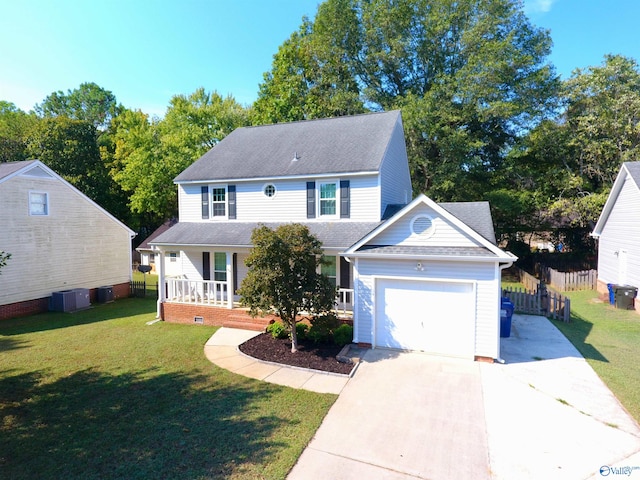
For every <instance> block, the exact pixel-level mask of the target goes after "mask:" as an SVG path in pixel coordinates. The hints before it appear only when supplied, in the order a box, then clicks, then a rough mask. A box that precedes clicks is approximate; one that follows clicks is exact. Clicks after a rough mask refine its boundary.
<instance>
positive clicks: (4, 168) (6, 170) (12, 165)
mask: <svg viewBox="0 0 640 480" xmlns="http://www.w3.org/2000/svg"><path fill="white" fill-rule="evenodd" d="M33 162H35V160H24V161H22V162H7V163H0V179H1V178H5V177H8V176H9V175H11V174H12V173H14V172H17V171H18V170H20V169H21V168H23V167H26V166H27V165H29V164H30V163H33Z"/></svg>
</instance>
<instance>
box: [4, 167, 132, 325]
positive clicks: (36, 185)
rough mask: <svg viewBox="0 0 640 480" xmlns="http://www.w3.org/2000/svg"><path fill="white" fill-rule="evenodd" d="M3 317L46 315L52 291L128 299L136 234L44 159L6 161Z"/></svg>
mask: <svg viewBox="0 0 640 480" xmlns="http://www.w3.org/2000/svg"><path fill="white" fill-rule="evenodd" d="M0 225H2V228H0V250H3V251H5V252H8V253H10V254H11V259H10V260H9V261H8V263H7V265H6V266H5V267H4V268H2V270H0V319H6V318H11V317H15V316H21V315H29V314H33V313H38V312H42V311H46V310H47V309H48V308H49V301H50V299H51V296H52V293H53V292H59V291H67V290H72V289H76V288H79V289H88V290H89V292H90V295H91V299H92V300H93V299H95V296H96V289H97V288H99V287H105V286H110V287H113V289H112V291H113V295H114V298H117V297H119V296H127V295H128V294H129V281H130V280H131V239H132V238H133V237H134V235H135V233H134V232H133V231H132V230H130V229H129V228H128V227H127V226H125V225H124V224H122V223H121V222H120V221H118V220H117V219H116V218H115V217H113V216H112V215H111V214H109V213H108V212H107V211H106V210H104V209H103V208H101V207H100V206H98V205H97V204H96V203H95V202H93V201H92V200H90V199H89V198H88V197H86V196H85V195H83V194H82V193H81V192H80V191H79V190H77V189H76V188H75V187H73V186H72V185H71V184H69V183H68V182H67V181H65V180H64V179H63V178H62V177H60V176H59V175H58V174H56V173H55V172H54V171H53V170H51V169H50V168H48V167H47V166H46V165H44V164H43V163H42V162H40V161H38V160H29V161H24V162H10V163H2V164H0Z"/></svg>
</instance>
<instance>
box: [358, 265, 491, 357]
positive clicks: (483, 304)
mask: <svg viewBox="0 0 640 480" xmlns="http://www.w3.org/2000/svg"><path fill="white" fill-rule="evenodd" d="M422 263H423V266H424V270H422V271H418V270H416V269H415V266H416V262H415V261H410V260H382V259H363V258H359V259H357V262H356V266H355V268H354V277H355V278H354V284H355V285H356V286H355V288H356V292H357V295H358V296H357V297H356V304H355V318H354V341H356V342H364V343H373V340H374V339H373V334H374V315H375V295H374V292H375V285H376V279H377V278H385V279H390V278H391V279H392V278H397V279H398V280H418V279H420V280H425V281H431V282H433V281H438V280H442V281H449V282H466V283H468V282H472V283H473V284H474V285H475V295H476V298H475V308H476V311H475V321H476V326H475V328H476V331H475V352H474V353H475V355H478V356H486V357H490V358H497V356H498V354H499V351H498V349H499V345H498V338H499V319H500V311H499V295H500V285H499V279H498V278H497V274H496V271H498V269H497V268H496V265H495V264H493V263H472V262H437V261H434V262H426V263H425V262H422ZM371 296H373V297H374V299H373V301H372V299H371ZM455 309H456V306H455V305H451V312H452V315H455Z"/></svg>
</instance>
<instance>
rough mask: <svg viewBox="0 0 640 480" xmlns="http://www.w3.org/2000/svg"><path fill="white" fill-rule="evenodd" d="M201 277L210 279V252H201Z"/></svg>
mask: <svg viewBox="0 0 640 480" xmlns="http://www.w3.org/2000/svg"><path fill="white" fill-rule="evenodd" d="M202 279H203V280H211V254H210V253H209V252H202Z"/></svg>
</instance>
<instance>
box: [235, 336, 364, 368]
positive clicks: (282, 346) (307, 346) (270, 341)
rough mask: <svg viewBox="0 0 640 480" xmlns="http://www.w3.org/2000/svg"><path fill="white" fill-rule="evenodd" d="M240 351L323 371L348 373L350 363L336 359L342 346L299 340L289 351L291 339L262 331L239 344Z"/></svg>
mask: <svg viewBox="0 0 640 480" xmlns="http://www.w3.org/2000/svg"><path fill="white" fill-rule="evenodd" d="M238 348H240V351H241V352H242V353H245V354H247V355H249V356H251V357H253V358H257V359H259V360H266V361H268V362H274V363H282V364H284V365H292V366H294V367H304V368H313V369H314V370H322V371H324V372H332V373H344V374H348V373H350V372H351V370H352V369H353V365H352V364H348V363H341V362H338V360H336V355H338V353H340V350H342V347H339V346H337V345H332V344H316V343H313V342H310V341H306V340H303V341H299V342H298V351H297V352H296V353H291V340H290V339H288V338H285V339H278V338H273V337H272V336H271V334H269V333H262V334H260V335H258V336H256V337H253V338H252V339H250V340H247V341H246V342H244V343H243V344H242V345H240V346H239V347H238Z"/></svg>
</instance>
